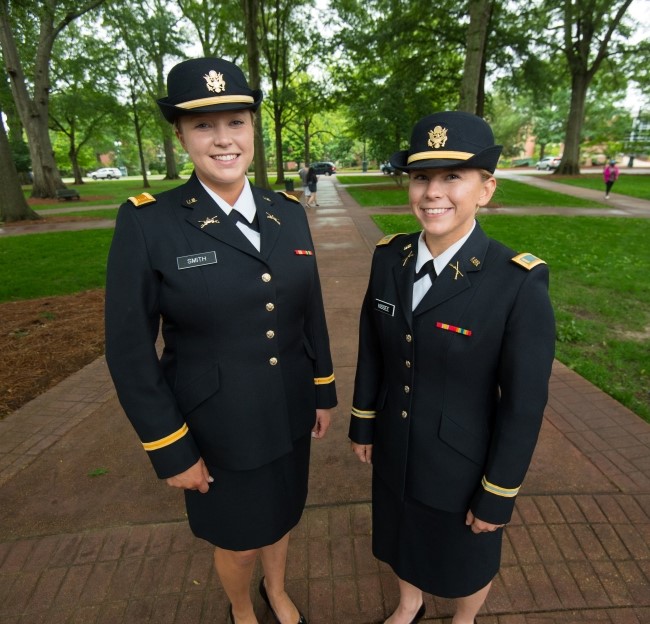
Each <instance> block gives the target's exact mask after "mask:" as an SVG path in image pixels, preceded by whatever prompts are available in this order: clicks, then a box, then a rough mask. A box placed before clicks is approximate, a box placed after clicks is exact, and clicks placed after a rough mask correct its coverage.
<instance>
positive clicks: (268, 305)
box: [266, 303, 275, 312]
mask: <svg viewBox="0 0 650 624" xmlns="http://www.w3.org/2000/svg"><path fill="white" fill-rule="evenodd" d="M266 309H267V310H268V311H269V312H273V310H275V306H274V305H273V304H272V303H267V304H266Z"/></svg>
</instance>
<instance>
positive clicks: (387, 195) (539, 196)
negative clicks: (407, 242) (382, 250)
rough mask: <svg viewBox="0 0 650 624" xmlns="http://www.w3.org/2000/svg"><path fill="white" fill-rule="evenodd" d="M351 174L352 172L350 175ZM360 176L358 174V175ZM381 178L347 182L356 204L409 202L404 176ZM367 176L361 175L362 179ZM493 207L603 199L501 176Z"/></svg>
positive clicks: (581, 204) (592, 204)
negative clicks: (396, 179) (373, 181)
mask: <svg viewBox="0 0 650 624" xmlns="http://www.w3.org/2000/svg"><path fill="white" fill-rule="evenodd" d="M349 177H353V176H349ZM359 177H362V176H358V177H357V179H358V178H359ZM373 177H377V178H379V179H380V183H377V184H367V183H366V184H363V185H359V186H348V187H347V189H346V190H347V191H348V193H350V195H352V197H354V199H355V201H357V202H358V203H359V205H361V206H364V207H371V206H405V205H406V204H408V181H407V180H406V179H405V180H404V188H398V187H397V186H396V184H395V182H394V181H392V180H390V179H387V178H386V177H385V176H383V180H382V179H381V178H382V176H373ZM367 179H368V177H366V178H364V181H365V180H367ZM490 206H493V207H498V208H501V207H508V208H510V207H512V208H528V207H533V208H534V207H539V206H557V207H565V208H606V207H608V204H606V203H604V202H598V201H593V200H589V199H581V198H579V197H571V196H570V195H564V194H563V193H555V192H554V191H547V190H546V189H540V188H536V187H534V186H530V185H529V184H525V183H523V182H517V181H515V180H508V179H505V178H500V179H499V181H498V183H497V190H496V192H495V194H494V197H493V198H492V201H491V202H490Z"/></svg>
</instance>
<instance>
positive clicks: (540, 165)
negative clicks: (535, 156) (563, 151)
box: [535, 156, 562, 171]
mask: <svg viewBox="0 0 650 624" xmlns="http://www.w3.org/2000/svg"><path fill="white" fill-rule="evenodd" d="M561 160H562V156H544V158H542V160H540V161H538V162H537V164H536V165H535V168H536V169H537V170H540V169H546V171H549V170H550V169H557V167H558V165H559V164H560V161H561Z"/></svg>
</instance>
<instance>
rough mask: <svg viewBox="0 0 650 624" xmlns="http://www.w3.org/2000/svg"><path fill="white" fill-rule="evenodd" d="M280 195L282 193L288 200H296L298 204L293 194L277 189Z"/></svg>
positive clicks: (298, 201)
mask: <svg viewBox="0 0 650 624" xmlns="http://www.w3.org/2000/svg"><path fill="white" fill-rule="evenodd" d="M277 192H278V193H279V194H280V195H284V196H285V197H286V198H287V199H288V200H289V201H292V202H296V204H300V200H299V199H298V198H297V197H296V196H295V195H291V194H290V193H287V192H285V191H277Z"/></svg>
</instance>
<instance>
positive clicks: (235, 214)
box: [228, 208, 260, 232]
mask: <svg viewBox="0 0 650 624" xmlns="http://www.w3.org/2000/svg"><path fill="white" fill-rule="evenodd" d="M228 216H229V217H230V218H231V219H232V220H233V221H234V222H235V223H237V222H238V221H239V222H240V223H243V224H244V225H245V226H247V227H249V228H250V229H251V230H255V231H256V232H259V231H260V227H259V222H258V220H257V214H255V218H254V219H253V223H249V221H248V220H247V219H246V217H245V216H244V215H243V214H242V213H241V212H239V210H236V209H235V208H233V209H232V210H231V211H230V214H229V215H228Z"/></svg>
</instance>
